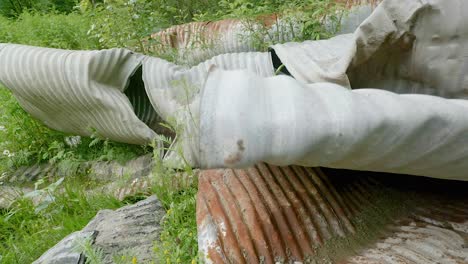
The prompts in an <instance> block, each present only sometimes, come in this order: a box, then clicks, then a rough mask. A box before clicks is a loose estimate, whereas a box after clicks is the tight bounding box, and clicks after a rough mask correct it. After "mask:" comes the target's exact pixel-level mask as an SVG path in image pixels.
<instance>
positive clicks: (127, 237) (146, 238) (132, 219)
mask: <svg viewBox="0 0 468 264" xmlns="http://www.w3.org/2000/svg"><path fill="white" fill-rule="evenodd" d="M165 213H166V212H165V210H164V208H163V207H162V205H161V203H160V202H159V200H158V199H157V198H156V196H151V197H149V198H147V199H146V200H143V201H140V202H138V203H136V204H133V205H128V206H125V207H122V208H120V209H118V210H115V211H112V210H101V211H99V212H98V213H97V215H96V217H95V218H94V219H93V220H91V221H90V222H89V223H88V225H87V226H86V227H85V228H84V229H83V230H82V231H79V232H75V233H73V234H71V235H70V236H68V237H66V238H64V239H63V240H62V241H61V242H59V243H58V244H57V245H56V246H54V247H53V248H51V249H50V250H48V251H47V252H46V253H44V255H43V256H41V258H39V259H38V260H37V261H36V262H35V263H36V264H46V263H47V264H49V263H67V264H78V263H80V262H79V261H82V260H81V258H78V257H77V256H78V255H80V254H79V253H76V252H73V247H71V246H70V245H73V241H74V240H75V239H76V238H78V237H82V236H85V235H87V234H88V235H89V234H95V236H94V237H93V240H92V242H93V245H94V247H95V248H96V249H99V250H102V253H103V255H104V260H103V263H106V264H107V263H113V262H112V259H113V257H114V256H122V255H125V256H127V257H136V258H137V260H138V263H147V262H150V261H152V260H155V261H156V262H157V260H156V259H155V256H154V254H153V250H152V248H153V245H154V242H155V241H159V235H160V231H161V227H160V222H161V220H162V218H163V216H164V215H165ZM129 254H130V255H129ZM57 256H60V257H61V259H63V260H67V261H64V262H52V261H55V258H56V257H57Z"/></svg>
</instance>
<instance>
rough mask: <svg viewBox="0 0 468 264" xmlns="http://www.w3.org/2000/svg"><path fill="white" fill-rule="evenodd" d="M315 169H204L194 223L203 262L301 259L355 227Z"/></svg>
mask: <svg viewBox="0 0 468 264" xmlns="http://www.w3.org/2000/svg"><path fill="white" fill-rule="evenodd" d="M320 173H321V172H320V170H319V169H316V168H315V169H312V168H304V167H298V166H290V167H277V166H271V165H267V164H258V165H256V166H254V167H250V168H247V169H234V170H233V169H218V170H206V171H202V172H201V174H200V176H199V193H198V198H197V223H198V234H199V248H200V251H201V252H202V254H203V255H204V257H205V260H206V261H207V262H210V261H212V262H214V263H221V261H222V262H226V261H227V262H229V263H275V262H277V261H280V262H282V261H286V262H290V261H302V260H304V259H306V258H307V257H308V256H313V255H314V254H315V250H316V248H317V247H319V246H321V245H323V243H324V242H325V241H326V240H328V239H330V238H331V237H333V236H340V237H344V236H346V235H349V234H353V233H354V232H355V229H354V227H353V225H352V224H351V222H350V220H349V215H347V214H346V213H345V212H346V211H347V209H345V205H344V204H343V199H342V198H341V197H339V195H338V193H337V191H336V190H335V189H334V187H333V186H332V185H329V183H327V182H325V181H324V180H323V179H322V177H323V176H319V174H320Z"/></svg>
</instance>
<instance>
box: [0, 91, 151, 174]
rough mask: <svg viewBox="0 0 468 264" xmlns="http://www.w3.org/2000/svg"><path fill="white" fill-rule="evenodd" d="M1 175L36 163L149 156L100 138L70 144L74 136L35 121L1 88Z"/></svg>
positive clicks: (85, 138) (131, 147)
mask: <svg viewBox="0 0 468 264" xmlns="http://www.w3.org/2000/svg"><path fill="white" fill-rule="evenodd" d="M0 102H2V107H0V172H5V171H8V170H14V169H16V168H18V167H20V166H25V165H29V164H34V163H41V162H50V163H58V164H59V163H62V162H63V163H70V162H79V161H83V160H104V161H105V160H118V161H122V162H123V161H126V160H129V159H131V158H133V157H136V156H138V155H142V154H144V153H146V152H147V150H146V149H145V147H144V146H143V147H142V146H135V145H127V144H123V143H116V142H112V141H109V140H105V139H100V138H98V137H96V136H92V137H89V138H88V137H83V138H81V139H80V141H79V143H78V142H77V144H66V139H67V138H68V137H69V136H70V135H66V134H64V133H60V132H57V131H53V130H51V129H49V128H47V127H46V126H44V125H43V124H42V123H40V122H38V121H37V120H35V119H34V118H32V117H31V116H30V115H29V114H28V113H26V112H25V111H24V110H23V109H22V108H21V107H20V105H19V104H18V102H17V101H16V99H15V98H14V97H13V96H12V95H11V93H10V92H9V91H8V90H6V89H4V88H1V87H0Z"/></svg>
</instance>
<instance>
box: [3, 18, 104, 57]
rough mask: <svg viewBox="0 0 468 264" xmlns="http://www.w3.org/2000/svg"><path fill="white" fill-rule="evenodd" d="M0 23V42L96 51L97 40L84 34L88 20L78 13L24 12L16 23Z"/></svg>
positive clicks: (88, 23) (9, 21)
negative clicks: (0, 25)
mask: <svg viewBox="0 0 468 264" xmlns="http://www.w3.org/2000/svg"><path fill="white" fill-rule="evenodd" d="M0 23H1V24H2V27H0V42H4V43H18V44H26V45H33V46H42V47H49V48H61V49H97V48H99V43H98V40H97V39H96V38H93V37H92V36H88V34H87V32H88V30H89V28H90V27H91V23H90V21H89V19H88V18H87V17H86V16H83V15H81V14H78V13H71V14H68V15H65V14H59V13H50V14H47V15H46V14H41V13H38V12H24V13H22V14H21V15H19V17H18V18H17V19H15V20H12V19H6V18H2V17H0Z"/></svg>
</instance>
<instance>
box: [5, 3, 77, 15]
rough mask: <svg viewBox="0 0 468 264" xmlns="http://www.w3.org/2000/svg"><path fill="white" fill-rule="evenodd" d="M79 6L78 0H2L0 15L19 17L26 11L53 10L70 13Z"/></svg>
mask: <svg viewBox="0 0 468 264" xmlns="http://www.w3.org/2000/svg"><path fill="white" fill-rule="evenodd" d="M77 4H78V2H77V0H2V1H1V2H0V14H1V15H3V16H7V17H17V16H19V15H20V14H21V13H23V12H25V11H31V10H35V11H40V12H50V11H52V10H55V11H58V12H62V13H69V12H71V11H72V10H73V8H74V7H75V6H76V5H77Z"/></svg>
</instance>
